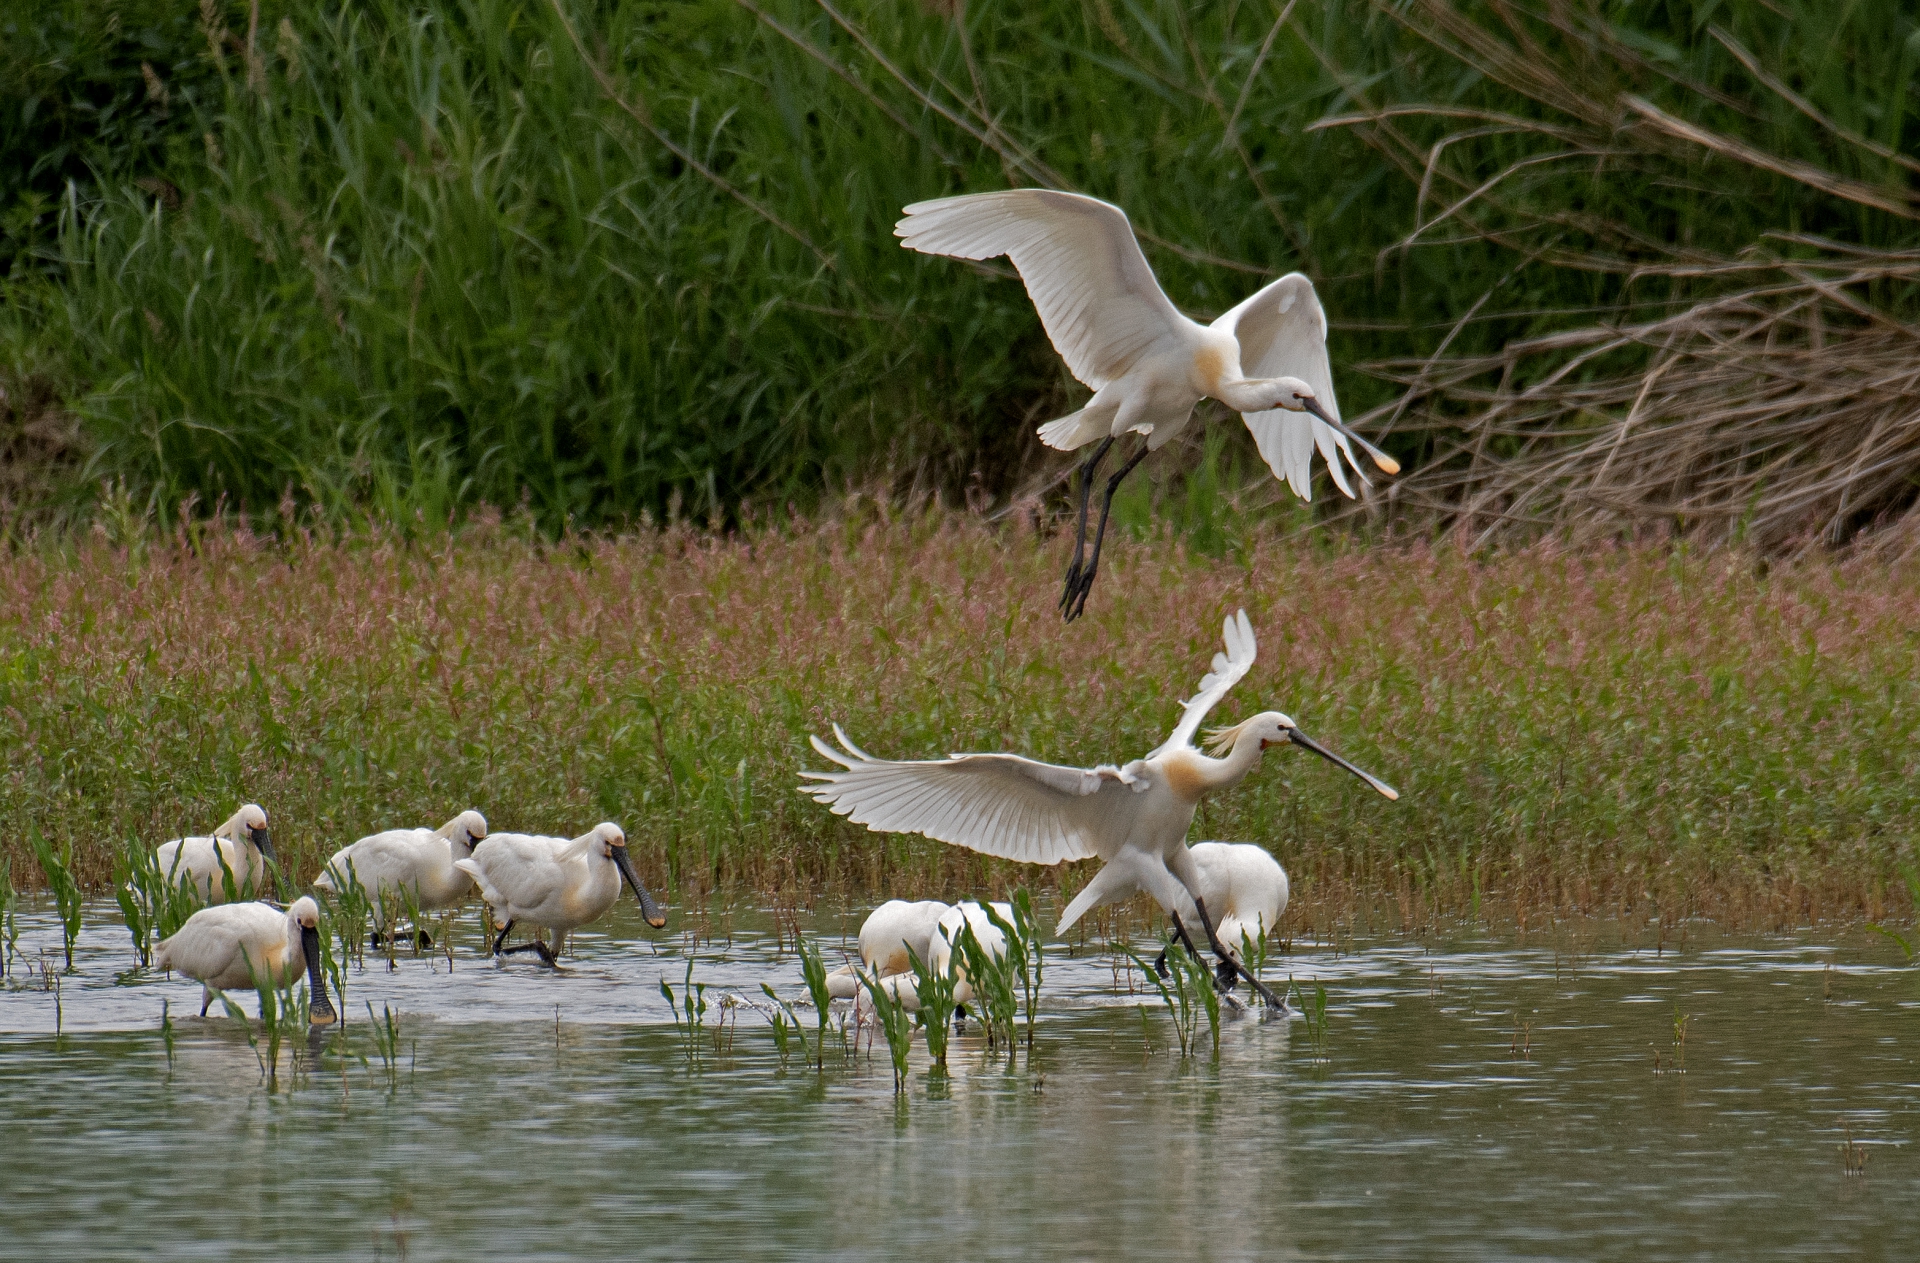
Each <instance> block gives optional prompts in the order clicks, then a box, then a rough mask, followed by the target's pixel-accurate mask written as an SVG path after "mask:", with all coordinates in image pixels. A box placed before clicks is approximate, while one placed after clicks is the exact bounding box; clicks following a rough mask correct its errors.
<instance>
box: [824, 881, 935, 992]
mask: <svg viewBox="0 0 1920 1263" xmlns="http://www.w3.org/2000/svg"><path fill="white" fill-rule="evenodd" d="M950 906H951V905H949V904H945V903H942V902H940V901H939V900H938V899H922V900H919V901H918V902H915V903H909V902H907V901H906V900H904V899H889V900H887V901H886V902H885V903H883V904H881V905H880V906H879V907H877V908H875V909H874V910H873V911H872V912H870V913H868V914H867V919H866V920H865V921H864V922H862V923H861V925H860V968H862V969H865V970H866V971H867V972H868V973H870V974H873V975H874V976H875V977H878V978H887V977H891V976H892V975H894V974H904V973H909V972H911V971H912V969H913V963H912V958H911V957H909V956H908V955H907V952H908V950H909V949H911V950H912V951H913V953H914V955H917V956H918V957H919V958H920V959H921V960H923V961H926V960H931V959H933V938H934V930H935V929H936V928H937V927H938V926H939V925H940V918H941V917H943V916H945V915H946V913H947V910H948V909H949V907H950ZM861 993H862V989H861V986H860V977H859V971H858V970H856V969H855V968H854V966H852V965H842V966H840V968H838V969H836V970H834V971H833V972H832V973H830V974H828V975H827V994H829V995H831V996H832V997H833V998H834V999H836V1000H852V999H855V998H857V997H858V996H859V995H860V994H861Z"/></svg>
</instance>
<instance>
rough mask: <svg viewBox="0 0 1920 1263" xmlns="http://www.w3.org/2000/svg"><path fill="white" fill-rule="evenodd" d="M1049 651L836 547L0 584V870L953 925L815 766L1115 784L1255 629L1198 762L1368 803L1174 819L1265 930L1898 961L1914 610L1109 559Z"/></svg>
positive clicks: (1524, 566) (1376, 569)
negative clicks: (170, 846)
mask: <svg viewBox="0 0 1920 1263" xmlns="http://www.w3.org/2000/svg"><path fill="white" fill-rule="evenodd" d="M1108 558H1109V560H1108V563H1107V565H1106V567H1105V569H1104V572H1103V574H1102V576H1101V579H1100V582H1099V585H1098V586H1097V587H1096V588H1095V590H1094V594H1093V598H1092V600H1091V601H1090V603H1089V605H1088V613H1087V617H1086V618H1085V619H1084V620H1083V621H1081V622H1079V623H1076V624H1073V625H1072V626H1063V625H1062V624H1061V622H1060V621H1059V619H1058V617H1057V615H1056V614H1055V613H1054V608H1053V603H1054V600H1055V597H1056V595H1057V593H1058V587H1059V581H1060V575H1061V573H1062V570H1063V568H1064V561H1065V541H1063V540H1061V539H1059V538H1058V537H1054V536H1042V535H1039V534H1036V533H1035V532H1033V531H1031V530H1028V529H1024V528H1022V527H1018V526H1014V527H1004V526H1002V527H991V526H988V525H984V524H982V523H980V522H979V521H977V520H974V519H971V518H967V517H964V516H958V515H938V514H936V515H926V516H917V515H907V516H901V515H899V514H897V513H892V512H889V511H888V510H886V509H884V508H880V509H875V508H872V507H871V506H869V507H866V508H864V509H859V508H850V509H848V510H846V511H845V512H843V513H842V514H841V515H840V516H838V517H836V518H834V519H832V520H828V521H824V522H818V523H795V524H787V525H784V526H779V527H772V528H762V529H759V530H756V531H752V532H748V533H745V534H742V535H737V536H727V537H718V536H714V535H710V534H704V533H701V532H697V531H694V530H691V529H687V528H684V527H682V528H674V529H667V530H662V531H657V532H651V533H642V534H638V535H632V536H623V537H619V538H585V539H579V540H569V541H566V542H564V543H560V544H541V543H538V542H529V541H527V540H525V539H523V538H519V537H517V536H516V535H515V534H514V533H513V532H512V531H510V530H507V529H503V528H500V527H497V526H495V527H484V526H483V527H479V528H474V529H470V530H469V531H467V532H466V533H465V534H462V535H459V536H455V537H452V538H446V537H442V538H439V539H437V540H434V541H432V542H428V543H420V542H409V541H407V540H404V539H401V538H398V537H394V536H390V535H386V534H381V533H371V534H358V535H353V536H350V537H345V538H333V537H325V536H318V535H299V534H295V535H294V536H292V537H291V538H289V539H273V538H268V537H264V536H259V535H252V534H248V533H246V532H244V531H242V530H239V529H234V528H226V527H207V528H204V529H200V530H198V532H197V533H196V534H195V536H194V537H192V538H187V537H185V536H180V537H176V538H171V539H169V538H166V537H163V536H157V535H152V534H139V533H135V534H133V535H132V536H131V539H130V542H122V543H117V544H116V543H112V542H109V540H108V538H107V537H106V536H105V535H103V534H96V535H95V536H94V537H92V538H90V539H86V540H81V541H77V542H76V541H68V542H65V543H54V544H48V543H41V544H31V545H23V546H18V547H16V548H15V549H14V550H12V551H10V552H8V553H6V554H5V555H4V556H0V586H3V588H4V598H5V613H4V614H3V615H0V740H4V741H5V743H6V744H7V746H8V755H7V759H6V763H5V769H4V777H3V779H0V812H3V813H4V814H3V815H0V818H4V819H5V820H6V821H7V822H8V827H7V830H6V833H5V835H4V845H5V847H6V848H7V853H8V854H9V855H11V857H12V862H13V871H14V873H15V875H16V881H20V880H21V879H22V878H23V877H24V878H26V879H28V880H31V879H32V877H33V876H34V875H35V873H36V870H35V869H34V867H33V864H32V860H31V858H30V852H29V851H28V849H27V847H26V845H25V841H24V835H25V827H26V825H27V824H28V822H30V821H31V822H35V823H37V824H38V825H39V826H40V828H41V829H42V830H44V831H45V832H46V833H47V834H48V836H50V837H51V838H53V839H54V840H55V842H56V844H58V843H59V842H60V841H62V840H64V839H67V838H71V839H73V841H74V846H75V852H76V855H77V857H78V862H77V866H78V868H79V872H80V875H81V877H82V878H83V880H84V881H86V882H87V883H88V884H90V885H92V886H94V887H96V888H97V887H100V886H102V885H104V884H105V883H106V882H107V881H109V880H110V872H111V864H112V856H113V853H114V851H115V850H116V849H117V848H118V847H120V846H121V845H123V844H124V843H125V842H126V841H128V840H138V841H139V842H140V843H141V844H143V845H152V844H156V843H158V842H160V841H162V840H164V839H166V838H169V837H173V836H176V835H178V834H180V833H182V832H188V831H192V832H204V831H206V830H208V829H210V828H211V827H212V826H213V825H215V824H217V823H218V822H219V821H220V820H222V819H224V818H225V817H226V816H227V815H228V814H229V813H230V812H231V811H232V810H233V809H234V807H235V806H236V805H237V804H239V803H240V802H242V801H247V800H254V801H258V802H260V803H262V804H264V805H265V806H266V807H267V810H268V812H269V813H270V814H271V816H272V820H273V832H274V836H275V838H276V841H277V843H278V845H279V847H280V850H281V853H282V855H283V857H284V858H285V860H286V861H287V864H288V867H289V869H290V871H292V872H294V873H295V874H296V875H298V876H299V877H300V878H302V879H303V880H304V879H307V878H310V877H311V876H312V874H313V873H314V872H315V871H316V870H317V867H318V865H319V863H320V862H321V861H322V860H323V859H324V857H325V856H326V855H327V854H328V853H329V852H330V851H331V850H332V849H333V848H335V847H338V846H340V845H343V844H344V843H346V842H349V841H351V840H353V839H354V838H356V837H358V836H360V835H362V834H364V833H367V832H370V831H372V830H375V829H379V828H385V827H392V826H395V825H402V824H421V823H431V824H437V823H439V822H440V821H441V820H443V819H445V818H447V817H449V816H451V815H453V814H454V813H455V812H457V811H459V810H460V809H462V808H465V807H469V806H473V807H478V808H480V809H481V810H482V811H484V812H485V813H486V814H487V817H488V819H489V820H490V821H491V822H492V824H493V826H494V827H495V828H497V829H515V830H529V831H538V832H547V833H560V834H569V835H571V834H577V833H580V832H583V831H585V830H586V829H588V828H589V827H591V826H592V825H593V824H594V823H595V822H596V821H598V820H601V819H603V818H604V819H611V820H615V821H618V822H619V823H620V824H621V825H622V826H623V827H624V828H625V829H626V831H627V834H628V837H629V838H630V839H631V842H632V845H633V847H634V852H635V855H636V858H637V859H638V860H639V861H640V863H641V868H642V872H643V874H645V875H646V876H648V877H649V878H650V879H652V880H655V881H658V882H660V883H661V884H662V885H663V886H666V887H667V888H668V889H669V890H670V891H671V892H672V894H673V896H674V898H675V899H676V900H677V901H679V902H680V903H681V904H682V905H683V906H684V905H685V904H687V903H688V902H690V901H691V902H698V901H701V900H704V899H705V898H706V897H707V896H708V895H709V894H711V893H713V892H715V891H721V892H733V893H744V894H750V895H752V896H754V897H757V898H761V899H763V900H766V901H768V902H771V903H773V904H776V905H778V906H786V907H792V906H797V905H800V904H804V903H811V902H812V901H813V900H814V899H815V898H816V897H818V895H819V894H820V893H822V892H823V891H828V890H832V891H837V892H844V893H849V894H858V895H860V896H862V897H865V896H869V895H870V896H875V897H878V896H885V895H912V896H935V895H938V896H947V897H954V896H958V895H960V894H963V893H968V892H973V891H979V890H986V889H993V890H1000V889H1004V888H1006V887H1008V886H1010V885H1014V884H1018V883H1020V882H1028V883H1031V884H1034V885H1036V886H1040V887H1046V888H1051V887H1052V886H1053V885H1054V884H1055V883H1062V884H1063V885H1064V887H1065V888H1069V889H1070V888H1072V887H1073V886H1076V885H1077V884H1078V883H1080V882H1082V881H1084V880H1085V879H1086V876H1087V874H1088V872H1089V871H1090V866H1087V865H1081V866H1077V867H1074V868H1069V869H1058V870H1036V869H1023V868H1021V867H1019V866H1015V865H1008V864H1002V863H998V862H994V861H988V860H985V859H982V858H981V857H978V856H975V855H973V854H971V853H970V852H965V851H961V850H959V849H957V848H953V847H947V846H943V845H940V844H937V843H933V842H929V841H927V840H925V839H921V838H916V837H899V836H887V835H880V834H874V833H869V832H866V831H865V830H863V829H860V828H856V827H853V826H850V825H848V824H847V823H845V822H844V821H842V820H840V819H838V818H836V817H833V816H831V815H830V814H829V813H828V812H827V811H826V809H825V808H822V807H819V806H817V805H815V804H813V803H812V802H810V801H808V800H807V799H805V798H803V797H802V796H801V795H799V794H797V793H795V792H794V786H795V785H796V784H797V783H798V778H797V776H796V773H797V772H798V771H799V770H801V769H802V768H808V767H819V766H822V761H821V760H820V759H819V758H818V757H817V756H816V755H814V754H813V753H812V751H810V750H809V749H808V748H807V745H806V738H807V734H808V733H810V732H825V731H826V730H827V726H828V724H829V723H830V722H832V721H836V720H837V721H839V722H840V723H842V724H844V725H845V726H846V728H847V730H848V732H849V733H850V734H851V735H852V736H853V737H854V739H855V740H856V741H858V742H860V743H861V744H862V745H863V746H865V747H866V748H867V749H869V750H871V751H873V752H875V753H878V754H882V755H886V756H893V757H932V756H937V755H941V754H944V753H946V752H949V751H955V750H998V749H1006V750H1016V751H1021V752H1024V753H1028V754H1031V755H1034V756H1037V757H1039V758H1044V759H1053V760H1060V761H1067V762H1085V763H1091V762H1097V761H1118V760H1124V759H1127V758H1131V757H1135V756H1137V755H1140V754H1142V753H1145V752H1146V751H1147V750H1148V749H1150V748H1152V747H1153V746H1154V745H1156V744H1158V742H1159V741H1160V740H1161V739H1162V738H1163V737H1164V735H1165V733H1166V731H1167V729H1168V728H1169V727H1170V726H1171V724H1172V723H1173V721H1174V719H1175V717H1176V715H1177V709H1178V703H1179V701H1180V699H1182V698H1184V697H1185V696H1187V695H1188V693H1190V692H1191V691H1192V689H1193V686H1194V685H1195V683H1196V682H1197V681H1198V680H1199V678H1200V676H1201V674H1202V673H1203V672H1204V671H1205V669H1206V666H1207V661H1208V659H1209V657H1210V656H1211V655H1212V653H1213V652H1214V651H1215V649H1216V648H1217V647H1218V643H1219V641H1218V637H1219V628H1220V622H1221V619H1222V617H1223V616H1224V615H1225V614H1227V613H1228V612H1230V611H1232V610H1233V609H1235V608H1237V607H1239V606H1245V607H1246V608H1247V610H1248V612H1249V614H1250V615H1251V616H1252V619H1253V623H1254V627H1255V629H1256V632H1257V634H1258V636H1259V639H1260V661H1259V664H1258V665H1257V666H1256V667H1255V669H1254V671H1253V673H1252V675H1251V676H1249V678H1248V679H1247V680H1246V681H1244V682H1243V683H1242V684H1241V685H1240V687H1239V688H1238V689H1237V690H1236V691H1235V692H1234V694H1233V695H1232V696H1231V697H1230V698H1229V699H1228V701H1227V702H1226V704H1225V705H1224V706H1223V707H1221V708H1220V709H1219V710H1218V711H1216V712H1215V719H1216V720H1218V721H1220V722H1231V721H1233V720H1235V719H1238V718H1241V717H1244V716H1245V715H1247V714H1250V713H1252V712H1253V711H1255V710H1259V709H1266V708H1275V709H1281V710H1285V711H1287V712H1288V713H1289V714H1291V715H1292V716H1294V718H1295V719H1296V720H1297V721H1298V722H1299V723H1300V724H1301V726H1302V727H1303V728H1304V729H1305V730H1306V731H1307V732H1308V733H1310V734H1311V735H1313V736H1315V737H1318V738H1319V739H1320V740H1322V741H1323V742H1325V743H1326V744H1328V745H1330V746H1331V747H1333V748H1334V749H1336V750H1338V751H1340V752H1341V753H1343V754H1345V755H1347V756H1348V757H1350V758H1351V759H1353V760H1354V761H1355V762H1357V763H1359V764H1360V765H1361V766H1363V767H1365V768H1367V769H1369V770H1370V771H1373V772H1375V773H1377V774H1378V775H1380V776H1382V777H1383V778H1385V779H1386V780H1388V781H1390V782H1392V783H1393V784H1395V785H1397V786H1398V787H1399V789H1400V790H1401V792H1402V795H1403V797H1402V799H1401V801H1399V802H1397V803H1392V802H1388V801H1386V800H1384V799H1382V798H1380V797H1378V796H1376V795H1374V794H1372V793H1370V792H1368V791H1367V790H1366V789H1365V788H1364V787H1363V786H1361V785H1360V784H1359V783H1358V782H1357V781H1355V780H1353V779H1352V778H1350V777H1348V776H1346V775H1344V774H1342V773H1340V772H1338V771H1337V770H1336V769H1334V768H1332V767H1330V766H1328V765H1327V764H1325V763H1323V762H1321V761H1319V760H1316V759H1313V758H1312V757H1311V756H1309V755H1305V754H1303V753H1301V752H1298V751H1274V752H1271V753H1270V754H1269V755H1268V757H1267V759H1266V761H1265V765H1264V766H1263V767H1262V768H1261V769H1260V770H1258V771H1257V772H1256V773H1255V774H1254V775H1253V776H1251V777H1249V778H1248V780H1247V781H1246V782H1245V783H1244V784H1243V785H1242V786H1241V787H1239V788H1238V789H1236V790H1234V791H1231V792H1228V793H1225V794H1222V795H1219V796H1217V797H1216V798H1214V799H1213V800H1211V801H1210V802H1208V803H1207V804H1206V805H1205V807H1204V808H1203V811H1202V814H1201V817H1200V819H1199V821H1198V822H1197V823H1196V826H1195V830H1194V840H1199V839H1200V838H1220V839H1229V840H1239V841H1253V842H1258V843H1261V844H1262V845H1264V846H1266V847H1268V848H1269V849H1271V850H1273V851H1274V852H1275V854H1277V855H1278V856H1279V858H1280V859H1281V861H1282V862H1283V863H1284V864H1285V865H1286V866H1287V868H1288V869H1289V871H1290V872H1291V873H1292V875H1293V878H1294V883H1295V884H1294V890H1295V905H1296V906H1295V910H1294V912H1293V913H1291V914H1290V916H1291V918H1292V924H1293V925H1294V926H1296V927H1298V928H1300V929H1301V930H1302V931H1307V930H1309V929H1311V930H1313V931H1314V932H1318V930H1319V929H1320V928H1321V927H1323V926H1325V925H1326V924H1328V923H1330V922H1331V923H1333V924H1338V923H1339V920H1340V918H1342V917H1346V916H1350V915H1356V914H1360V913H1364V914H1366V915H1369V916H1373V915H1384V916H1387V917H1388V918H1389V923H1390V924H1391V923H1398V924H1401V925H1404V926H1407V927H1417V926H1422V925H1430V924H1431V923H1432V921H1433V919H1434V918H1437V917H1459V916H1474V917H1479V918H1497V919H1501V920H1505V921H1512V920H1517V921H1518V922H1519V923H1520V925H1521V926H1522V928H1523V929H1524V928H1525V927H1526V925H1527V924H1528V923H1529V921H1530V920H1532V921H1534V922H1536V923H1538V922H1539V921H1541V920H1544V919H1546V918H1550V917H1553V916H1557V915H1562V914H1567V913H1586V914H1591V915H1598V916H1616V915H1617V916H1626V917H1630V918H1631V917H1639V918H1642V919H1645V918H1649V917H1656V916H1657V917H1659V918H1660V920H1661V922H1662V924H1663V925H1664V924H1670V923H1671V919H1672V918H1674V917H1677V916H1684V915H1693V914H1705V915H1712V916H1717V917H1720V918H1722V919H1723V920H1726V921H1728V922H1731V923H1745V924H1794V923H1801V922H1805V921H1808V920H1830V919H1836V918H1839V919H1845V918H1859V917H1866V918H1874V919H1878V918H1884V917H1888V916H1905V915H1908V914H1909V913H1910V912H1911V903H1910V900H1909V897H1908V895H1907V893H1906V885H1905V882H1904V880H1903V877H1902V875H1901V868H1902V866H1912V865H1913V864H1914V863H1915V843H1916V832H1917V826H1920V741H1917V740H1916V736H1917V734H1916V724H1917V723H1920V680H1917V678H1916V671H1915V664H1916V661H1917V660H1920V585H1917V584H1916V579H1917V578H1920V571H1917V570H1916V567H1915V566H1914V565H1913V564H1911V563H1889V562H1884V561H1872V560H1868V559H1857V560H1853V561H1847V562H1837V561H1831V560H1827V561H1820V560H1807V561H1801V562H1796V563H1794V564H1791V565H1776V566H1774V567H1773V568H1772V569H1771V570H1763V569H1761V568H1760V567H1758V566H1757V565H1756V563H1755V562H1754V561H1753V560H1752V559H1751V558H1748V557H1745V556H1742V555H1739V554H1735V553H1725V552H1722V553H1716V554H1712V555H1708V556H1700V557H1696V556H1689V555H1687V554H1686V553H1684V552H1677V551H1675V550H1673V549H1670V548H1652V547H1648V548H1633V549H1589V550H1583V551H1579V552H1568V551H1563V550H1558V549H1555V548H1552V547H1546V546H1540V547H1535V548H1532V549H1530V550H1527V551H1524V552H1515V553H1508V554H1503V555H1499V556H1494V557H1491V558H1474V557H1469V556H1466V555H1464V554H1462V553H1460V552H1459V551H1457V550H1453V549H1450V548H1447V547H1441V546H1435V547H1396V548H1393V549H1389V550H1378V549H1365V548H1361V547H1358V546H1340V547H1335V548H1334V549H1332V550H1331V551H1329V550H1325V549H1321V548H1317V547H1315V546H1313V545H1310V544H1303V543H1300V542H1298V541H1291V542H1290V541H1288V540H1286V539H1283V538H1281V537H1279V536H1264V535H1254V536H1252V537H1248V538H1245V539H1242V540H1241V541H1239V542H1238V544H1235V545H1233V546H1230V547H1229V548H1228V549H1227V552H1226V555H1225V556H1220V557H1210V556H1204V555H1196V554H1194V553H1192V552H1190V551H1188V550H1186V549H1185V548H1183V546H1182V545H1181V544H1180V542H1179V541H1178V540H1177V539H1174V538H1171V537H1166V536H1162V537H1159V538H1152V539H1148V540H1145V541H1130V540H1128V539H1125V538H1123V539H1121V540H1120V541H1118V542H1117V544H1116V545H1115V546H1114V547H1113V548H1111V549H1110V550H1109V553H1108Z"/></svg>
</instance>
